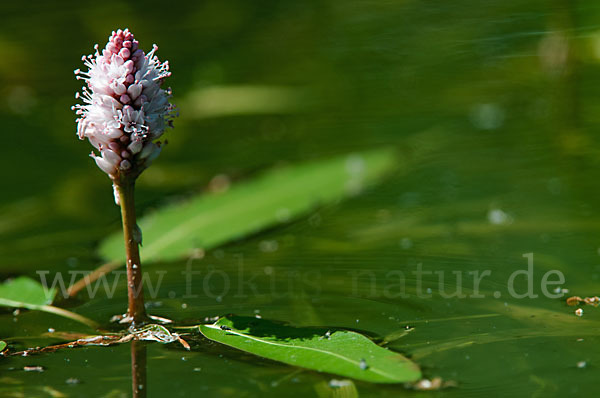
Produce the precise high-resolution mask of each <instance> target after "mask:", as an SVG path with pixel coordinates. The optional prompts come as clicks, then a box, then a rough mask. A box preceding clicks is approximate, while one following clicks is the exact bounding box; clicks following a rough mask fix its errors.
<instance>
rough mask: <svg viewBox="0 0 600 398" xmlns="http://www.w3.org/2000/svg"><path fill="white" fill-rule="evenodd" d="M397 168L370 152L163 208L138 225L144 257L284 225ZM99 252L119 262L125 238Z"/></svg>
mask: <svg viewBox="0 0 600 398" xmlns="http://www.w3.org/2000/svg"><path fill="white" fill-rule="evenodd" d="M395 165H396V156H395V153H394V151H393V150H390V149H379V150H372V151H369V152H364V153H356V154H351V155H346V156H341V157H336V158H332V159H327V160H321V161H313V162H309V163H305V164H301V165H296V166H289V167H284V168H278V169H276V170H274V171H270V172H267V173H265V174H263V175H262V176H259V177H258V178H256V179H254V180H252V181H249V182H245V183H240V184H239V185H234V186H233V187H232V188H231V189H229V190H228V191H227V192H225V193H222V194H206V195H201V196H198V197H196V198H193V199H191V200H189V201H187V202H184V203H180V204H177V205H173V206H170V207H166V208H163V209H161V210H158V211H156V212H154V213H153V214H150V215H148V216H146V217H143V218H142V219H141V220H140V222H139V225H140V227H141V229H142V232H143V247H142V257H143V259H144V260H145V261H160V260H173V259H177V258H180V257H185V256H189V255H190V254H192V253H193V252H194V251H195V250H197V249H204V250H207V249H211V248H213V247H215V246H218V245H221V244H223V243H226V242H228V241H231V240H233V239H238V238H240V237H243V236H246V235H248V234H251V233H255V232H258V231H260V230H262V229H265V228H268V227H272V226H274V225H277V224H281V223H284V222H288V221H290V220H292V219H294V218H297V217H299V216H300V215H302V214H305V213H306V212H308V211H310V210H311V209H313V208H315V207H316V206H318V205H320V204H324V203H330V202H334V201H336V200H339V199H342V198H344V197H346V196H349V195H353V194H357V193H358V192H360V190H361V189H363V188H364V187H365V186H366V185H369V184H371V183H373V182H375V181H376V180H377V179H378V178H380V177H381V176H382V175H383V174H384V173H385V172H388V171H390V170H391V169H393V167H394V166H395ZM100 254H101V255H102V256H103V257H104V258H106V259H107V260H110V261H117V262H122V261H123V259H124V258H125V253H124V248H123V235H122V234H121V233H120V232H119V233H116V234H115V235H112V236H110V237H109V238H107V239H106V240H105V241H104V242H103V243H102V244H101V246H100Z"/></svg>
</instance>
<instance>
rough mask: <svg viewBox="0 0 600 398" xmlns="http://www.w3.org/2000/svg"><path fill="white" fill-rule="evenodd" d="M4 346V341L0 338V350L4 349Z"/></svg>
mask: <svg viewBox="0 0 600 398" xmlns="http://www.w3.org/2000/svg"><path fill="white" fill-rule="evenodd" d="M5 348H6V343H5V342H4V341H2V340H0V352H2V351H4V349H5Z"/></svg>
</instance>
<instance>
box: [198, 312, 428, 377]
mask: <svg viewBox="0 0 600 398" xmlns="http://www.w3.org/2000/svg"><path fill="white" fill-rule="evenodd" d="M199 328H200V332H201V333H202V334H203V335H204V336H205V337H207V338H208V339H210V340H214V341H216V342H219V343H222V344H226V345H228V346H231V347H235V348H237V349H239V350H242V351H245V352H249V353H251V354H254V355H258V356H261V357H264V358H268V359H272V360H275V361H280V362H283V363H286V364H289V365H295V366H300V367H303V368H307V369H312V370H316V371H319V372H327V373H333V374H337V375H341V376H345V377H350V378H353V379H357V380H363V381H368V382H372V383H403V382H410V381H415V380H419V379H420V378H421V372H420V370H419V367H418V366H417V365H416V364H414V363H413V362H411V361H410V360H408V359H407V358H405V357H404V356H402V355H400V354H398V353H396V352H393V351H390V350H388V349H385V348H382V347H379V346H378V345H376V344H375V343H373V342H372V341H371V340H369V339H368V338H367V337H365V336H363V335H361V334H358V333H355V332H351V331H347V330H336V331H333V332H332V331H330V330H327V329H319V328H295V327H292V326H287V325H282V324H279V323H275V322H271V321H268V320H264V319H258V318H252V317H238V316H230V317H225V318H221V319H219V320H218V321H217V322H216V323H214V324H212V325H200V326H199Z"/></svg>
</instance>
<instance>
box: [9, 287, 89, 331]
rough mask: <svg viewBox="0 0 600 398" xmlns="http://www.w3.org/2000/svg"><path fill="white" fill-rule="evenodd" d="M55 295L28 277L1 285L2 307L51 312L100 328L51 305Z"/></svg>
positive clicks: (87, 320) (49, 289) (84, 318)
mask: <svg viewBox="0 0 600 398" xmlns="http://www.w3.org/2000/svg"><path fill="white" fill-rule="evenodd" d="M55 295H56V290H55V289H53V288H44V287H43V286H42V285H40V284H39V283H37V282H36V281H34V280H33V279H30V278H28V277H26V276H20V277H18V278H15V279H11V280H9V281H7V282H4V283H3V284H1V285H0V306H4V307H13V308H27V309H29V310H37V311H44V312H50V313H52V314H56V315H60V316H62V317H65V318H69V319H72V320H74V321H77V322H81V323H83V324H85V325H87V326H89V327H91V328H94V329H95V328H96V327H97V326H98V325H97V324H96V322H94V321H92V320H91V319H88V318H86V317H83V316H81V315H79V314H76V313H74V312H71V311H67V310H65V309H62V308H58V307H54V306H52V305H49V304H50V303H51V302H52V300H53V299H54V296H55Z"/></svg>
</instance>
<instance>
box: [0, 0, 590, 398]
mask: <svg viewBox="0 0 600 398" xmlns="http://www.w3.org/2000/svg"><path fill="white" fill-rule="evenodd" d="M599 21H600V5H599V4H596V3H595V2H591V1H588V2H584V1H579V2H577V1H566V0H565V1H558V0H556V1H550V2H548V1H528V2H523V1H515V0H492V1H485V2H474V1H464V0H457V1H453V2H448V1H441V0H435V1H415V0H404V1H378V0H376V1H369V2H365V1H354V0H346V1H338V0H323V1H304V2H298V1H280V2H277V1H242V0H238V1H233V0H214V1H199V2H177V1H171V2H168V3H165V2H157V1H145V2H143V3H138V2H130V3H127V2H117V1H103V2H96V3H93V4H90V5H85V4H83V3H81V2H74V1H72V2H70V1H61V2H46V1H29V2H3V3H2V4H1V5H0V103H1V104H2V106H0V118H1V119H0V120H1V121H2V124H1V126H2V127H1V128H2V136H3V137H4V141H3V144H2V146H1V149H0V151H1V152H0V170H2V183H3V184H2V195H1V196H0V278H1V279H2V280H4V279H7V278H9V277H12V276H16V275H21V274H26V275H30V276H33V277H36V273H35V272H36V270H51V271H52V272H54V271H57V272H58V271H68V270H77V269H82V270H90V269H93V268H95V267H97V266H98V265H100V264H101V263H102V262H101V260H100V259H99V258H98V256H97V254H96V251H95V250H96V247H97V245H98V242H99V241H100V240H101V239H102V238H103V237H104V236H105V235H106V234H108V233H111V232H113V231H115V230H118V228H119V213H118V208H117V207H116V206H115V205H114V203H113V199H112V190H111V187H110V182H109V180H108V179H107V177H106V176H105V175H104V174H103V173H102V172H101V171H99V170H98V169H97V168H96V166H95V165H94V164H93V162H92V160H91V159H89V158H88V156H87V155H88V153H89V151H90V149H91V147H90V145H89V144H88V143H86V142H81V141H79V140H78V139H77V138H76V135H75V116H74V114H73V112H72V111H71V110H70V106H71V105H73V104H74V103H75V99H74V96H73V95H74V93H75V91H77V90H78V89H79V87H80V84H79V83H80V82H79V81H76V80H75V79H74V76H73V70H74V69H76V68H80V67H82V66H81V60H80V58H81V55H82V54H88V53H90V52H92V47H93V44H94V43H99V44H100V45H103V44H104V43H105V41H106V38H107V37H108V35H109V34H110V32H111V31H112V30H113V29H117V28H124V27H128V28H129V29H130V30H132V31H133V32H134V34H135V35H136V38H137V39H138V40H139V41H140V43H141V47H142V48H144V49H146V50H148V49H150V48H151V45H152V43H157V44H158V46H159V50H158V53H157V54H158V56H159V58H160V59H161V60H166V59H168V60H169V62H170V64H171V70H172V72H173V75H172V77H171V78H169V79H168V80H167V84H168V85H170V86H171V87H172V88H173V92H174V97H173V102H174V103H176V104H177V106H178V108H179V111H180V115H181V116H180V117H179V118H178V119H177V120H176V121H175V129H174V130H172V131H168V132H167V135H166V138H168V140H169V145H168V146H167V147H166V149H165V150H164V151H163V153H162V155H161V156H160V158H159V159H158V160H157V161H156V162H155V164H154V165H153V166H152V168H151V169H149V170H147V171H146V172H145V173H144V175H143V176H142V177H141V179H140V180H139V183H138V196H137V199H138V211H139V212H140V213H141V214H145V213H147V212H148V211H150V210H151V209H155V208H158V207H160V206H163V205H165V204H167V203H171V202H173V201H175V200H178V199H181V198H185V197H187V196H190V195H193V194H196V193H201V192H203V191H205V190H210V187H211V186H213V185H214V182H215V181H223V176H226V178H225V179H226V180H228V181H232V183H233V184H235V183H236V182H237V181H243V180H249V179H251V178H252V177H253V176H255V175H256V174H257V173H259V172H261V171H263V170H267V169H269V168H271V167H273V166H276V165H280V164H295V163H298V162H301V161H305V160H312V159H325V158H328V157H331V156H334V155H343V154H347V153H353V152H357V151H362V150H367V149H371V148H379V147H393V148H396V149H397V151H398V153H399V158H400V159H401V162H400V164H399V166H398V169H397V171H396V172H395V173H394V174H393V175H390V176H388V178H386V179H385V180H384V181H383V182H382V183H381V184H379V185H377V186H375V187H373V188H371V189H370V190H369V191H367V192H365V193H364V194H363V195H361V196H359V197H357V198H353V199H351V200H348V201H344V202H341V203H338V204H334V205H328V206H325V207H323V208H320V209H318V210H316V211H315V212H314V213H313V214H311V215H309V216H308V217H305V218H302V219H300V220H297V221H295V222H293V223H291V224H289V225H286V226H284V227H281V228H275V229H271V230H268V231H265V232H263V233H261V234H258V235H254V236H250V237H247V238H246V239H242V240H240V241H237V242H233V243H230V244H228V245H226V246H225V247H222V248H219V249H217V250H214V251H211V252H209V253H207V256H206V258H205V259H204V260H202V262H199V263H198V268H199V269H203V270H205V271H206V270H210V269H222V270H224V271H225V272H228V273H230V274H231V275H235V272H237V271H236V270H237V268H236V267H237V264H238V258H239V256H240V255H242V256H243V258H244V264H245V267H246V269H248V270H253V271H255V272H258V273H259V274H261V275H263V278H262V279H261V278H258V279H257V280H256V282H257V283H258V284H259V289H258V293H257V294H252V295H250V296H249V297H235V296H234V295H227V296H224V297H219V298H218V299H215V298H214V297H206V296H200V297H198V298H195V299H191V300H183V299H182V298H180V297H181V295H182V294H184V293H183V292H184V291H185V290H184V289H185V285H184V281H183V280H182V277H181V275H180V271H181V270H182V269H184V268H185V264H186V261H185V260H182V261H181V262H175V263H169V264H153V265H151V266H149V267H148V268H147V270H149V271H151V272H153V271H156V270H162V269H172V270H174V272H172V273H170V274H169V276H168V277H166V279H165V282H164V283H165V284H166V287H165V288H164V291H163V290H161V294H160V295H159V297H158V298H157V299H156V300H155V301H154V302H153V305H155V309H154V310H153V312H154V313H156V314H157V315H162V316H167V317H170V318H173V319H177V320H182V321H190V322H191V321H193V320H201V319H202V318H203V317H205V316H212V315H218V314H224V313H227V312H236V313H238V314H243V315H249V314H254V313H260V314H261V315H262V316H264V317H268V318H272V319H280V320H285V321H290V322H292V323H294V324H296V325H317V324H318V325H326V326H339V327H348V328H354V329H358V330H362V331H365V332H368V333H371V334H374V335H378V336H386V335H390V334H393V333H395V332H398V331H401V330H403V329H404V327H405V326H406V325H410V326H413V327H415V330H414V331H413V332H411V333H410V334H409V335H408V336H406V337H403V338H401V339H398V340H396V341H394V342H393V343H391V345H390V346H391V347H392V348H394V349H396V350H399V351H401V352H403V353H405V354H406V355H408V356H410V357H412V358H413V359H414V360H415V361H416V362H417V363H419V364H420V365H421V366H422V367H423V370H424V373H425V375H426V376H427V377H434V376H440V377H442V378H444V379H445V380H452V381H454V382H456V384H457V385H458V387H457V388H451V389H446V390H443V391H439V392H433V393H427V392H411V391H408V390H405V389H403V387H402V386H377V385H370V384H366V383H358V382H357V383H356V385H357V389H358V392H359V393H360V395H361V396H397V395H413V394H415V395H428V394H431V395H435V396H438V395H439V396H445V395H449V396H450V395H452V396H460V397H466V396H505V395H508V394H510V395H513V396H534V395H536V396H542V395H543V396H557V395H561V396H565V395H574V396H585V395H591V394H592V393H594V392H595V391H596V386H597V376H596V372H597V369H598V366H599V365H598V364H599V363H600V362H599V361H600V349H599V348H598V347H600V345H599V344H598V343H599V338H598V336H597V330H598V327H599V326H600V316H599V315H598V311H597V310H596V309H594V308H585V313H584V316H583V317H582V318H578V317H576V316H575V315H573V308H571V307H566V306H565V304H564V300H562V299H550V298H547V297H544V296H543V295H541V294H540V291H539V286H540V280H541V278H542V275H543V273H544V272H546V271H548V270H560V271H561V272H562V273H563V274H564V275H565V278H566V283H565V284H564V287H565V288H568V289H569V290H570V293H569V295H570V294H576V295H581V296H586V295H593V294H596V293H598V290H597V285H598V283H599V281H598V279H599V277H600V261H599V260H600V259H599V250H600V241H599V239H598V221H600V219H599V218H600V212H599V211H598V209H597V206H595V205H596V203H597V197H598V194H599V193H600V190H599V189H598V184H597V181H598V180H599V178H600V173H599V167H598V166H599V159H600V158H599V157H598V154H599V150H600V147H599V136H598V133H597V131H598V122H599V121H600V120H599V119H600V116H599V115H600V112H599V108H600V100H599V99H598V96H597V87H599V85H600V81H599V77H600V73H599V72H600V22H599ZM216 176H221V177H219V178H217V179H216V180H215V177H216ZM211 181H213V184H211ZM524 253H534V255H535V267H536V268H535V270H536V273H535V280H534V282H535V286H536V289H537V290H536V293H538V294H540V296H539V297H538V298H536V299H515V298H509V297H508V296H507V295H506V283H507V280H508V278H509V275H510V274H511V273H512V272H514V271H515V270H517V269H524V268H525V267H526V260H525V259H524V258H523V257H522V255H523V254H524ZM417 264H422V265H423V268H424V269H426V270H429V271H433V272H435V271H441V272H446V273H447V275H448V278H451V275H452V271H462V272H464V273H465V278H468V276H467V275H468V274H467V272H469V271H477V270H478V271H480V272H481V271H483V270H491V271H492V275H491V276H490V277H489V278H486V279H485V280H484V281H483V282H482V284H481V291H482V292H483V293H484V294H485V295H486V298H484V299H470V298H465V299H459V298H451V299H445V298H443V297H441V296H440V294H439V292H438V290H439V289H438V287H439V284H438V278H437V276H436V274H432V275H429V276H425V280H424V282H423V283H424V285H423V288H424V289H425V288H430V289H431V291H432V295H431V297H429V298H419V297H416V296H415V295H414V294H411V295H410V296H409V297H408V298H393V297H389V295H387V296H386V295H385V294H384V293H385V291H386V290H385V289H386V275H388V273H389V272H390V271H394V270H401V271H402V272H405V273H406V274H407V275H410V272H411V271H412V270H414V269H415V267H416V265H417ZM202 267H204V268H202ZM311 271H316V272H318V274H317V275H318V276H319V279H318V282H317V284H316V287H315V282H314V279H313V280H310V278H311V275H314V274H310V272H311ZM362 271H368V272H367V273H365V274H364V275H363V276H361V277H360V278H358V279H357V278H353V275H357V272H362ZM304 278H308V279H306V280H305V279H304ZM373 278H375V279H373ZM374 280H375V282H373V281H374ZM469 283H471V282H469ZM406 284H407V291H408V292H409V293H414V292H415V290H416V289H417V286H416V280H415V279H408V280H407V281H406ZM452 284H453V280H450V281H447V285H448V289H449V291H452V290H453V285H452ZM465 284H466V285H467V286H468V284H467V283H465ZM273 286H275V287H273ZM471 286H472V284H471ZM387 287H389V285H388V286H387ZM518 287H519V289H521V290H520V291H522V289H523V288H524V287H526V284H525V283H524V282H523V281H522V280H520V281H519V285H518ZM171 291H173V292H176V293H177V294H176V295H175V296H176V297H174V298H173V297H170V296H169V294H168V293H169V292H171ZM496 291H501V292H502V293H503V295H502V297H499V298H494V297H493V295H492V293H493V292H496ZM124 297H125V290H124V286H121V287H120V289H119V292H118V294H117V297H115V298H113V299H108V298H105V299H102V298H97V299H95V300H92V301H89V302H87V301H85V300H81V301H80V302H77V303H74V304H73V303H72V304H71V305H72V308H70V309H71V310H73V311H76V312H79V313H82V314H84V315H86V316H90V317H93V318H94V319H98V320H105V319H108V318H109V317H110V316H111V315H114V314H116V313H119V312H123V307H124V301H123V300H124ZM48 325H52V327H54V328H55V329H61V330H75V329H77V328H78V327H80V326H78V325H75V324H72V323H70V322H68V321H64V320H61V319H57V318H56V317H54V316H52V315H46V314H39V313H30V312H27V313H23V314H21V315H19V316H18V317H13V315H12V313H11V312H10V311H8V310H6V311H5V310H3V311H2V312H0V333H1V335H0V337H14V338H15V341H17V342H20V343H21V344H23V345H24V346H28V344H29V343H28V341H29V340H28V339H32V336H39V335H40V334H41V333H43V332H45V331H46V329H47V328H48ZM15 336H17V337H18V338H17V337H15ZM33 341H35V338H34V339H33ZM32 344H33V343H32ZM194 348H195V349H194V351H192V352H189V353H188V352H183V351H181V350H179V348H177V347H171V346H162V345H156V344H155V345H151V346H149V348H148V349H149V354H148V355H149V363H148V372H149V378H150V382H149V385H148V388H149V391H150V392H151V394H150V396H159V395H160V394H169V395H174V396H194V395H199V394H209V395H211V396H214V395H220V396H236V397H239V396H282V395H285V396H316V395H317V394H320V396H333V395H331V394H335V393H336V391H335V389H332V388H329V387H327V383H328V381H329V380H330V379H331V378H332V377H331V376H328V375H322V374H317V373H313V372H301V371H298V370H296V369H293V368H290V367H287V366H284V365H278V364H275V363H272V362H269V361H266V360H260V359H257V358H254V357H251V356H249V355H244V354H239V353H236V352H234V351H232V350H229V349H226V348H223V347H217V346H213V345H211V344H206V345H204V346H198V347H194ZM32 364H36V365H42V366H44V367H45V368H46V371H45V372H44V373H35V372H34V373H25V372H24V371H23V370H22V368H23V366H29V365H32ZM578 364H579V365H578ZM582 364H583V366H582ZM129 377H130V375H129V351H128V347H126V346H122V347H115V348H86V349H77V350H68V351H61V352H59V353H56V354H49V355H45V356H39V357H34V358H26V359H25V358H24V359H21V358H11V359H3V360H2V361H1V362H0V382H1V383H3V385H2V386H1V387H0V393H1V394H4V395H5V396H27V397H30V396H32V397H33V396H59V395H51V394H52V391H58V392H60V393H61V394H65V395H66V396H82V397H83V396H89V391H90V388H93V391H95V394H97V395H95V396H110V397H117V396H128V394H129ZM69 378H76V379H78V380H80V381H81V383H79V384H74V385H73V384H67V383H66V382H65V380H67V379H69ZM323 383H325V385H324V384H323ZM96 392H97V393H96ZM328 394H329V395H328Z"/></svg>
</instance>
